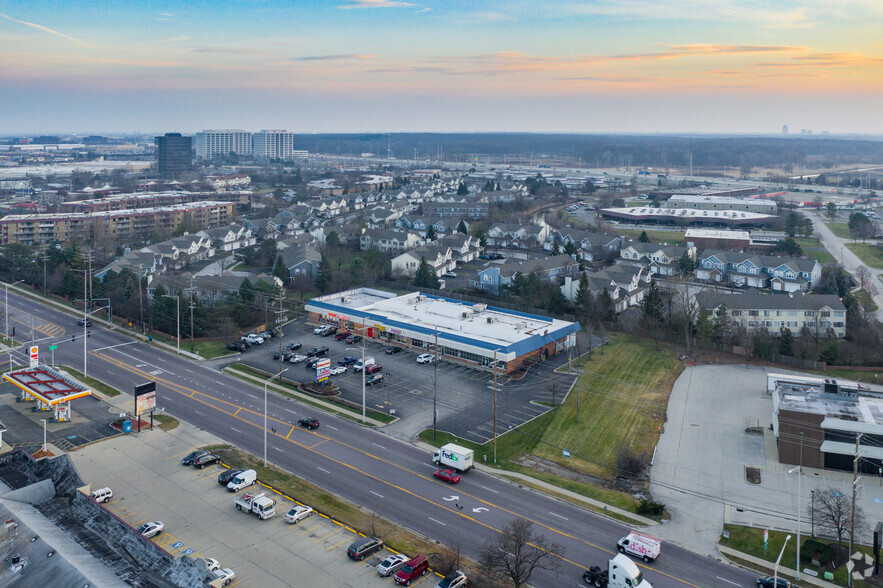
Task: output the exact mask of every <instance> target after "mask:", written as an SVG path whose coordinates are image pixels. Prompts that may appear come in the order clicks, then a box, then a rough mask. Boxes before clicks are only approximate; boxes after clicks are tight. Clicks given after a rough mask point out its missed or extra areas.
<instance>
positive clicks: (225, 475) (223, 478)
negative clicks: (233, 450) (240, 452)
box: [218, 468, 245, 488]
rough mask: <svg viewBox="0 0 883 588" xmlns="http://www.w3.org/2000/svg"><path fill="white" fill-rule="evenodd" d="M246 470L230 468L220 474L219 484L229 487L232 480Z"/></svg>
mask: <svg viewBox="0 0 883 588" xmlns="http://www.w3.org/2000/svg"><path fill="white" fill-rule="evenodd" d="M244 471H245V470H243V469H239V468H230V469H229V470H224V471H223V472H221V473H220V474H218V484H220V485H221V486H223V487H224V488H226V487H227V484H229V483H230V480H232V479H233V478H235V477H236V476H238V475H239V474H241V473H242V472H244Z"/></svg>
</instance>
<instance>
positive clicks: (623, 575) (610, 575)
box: [583, 554, 653, 588]
mask: <svg viewBox="0 0 883 588" xmlns="http://www.w3.org/2000/svg"><path fill="white" fill-rule="evenodd" d="M583 581H585V583H586V584H590V585H592V586H595V587H596V588H653V586H651V585H650V582H648V581H647V580H645V579H644V576H643V574H641V570H639V569H638V566H637V565H635V562H633V561H632V560H630V559H629V558H627V557H626V556H624V555H622V554H617V555H616V556H615V557H614V558H613V559H611V560H610V561H608V562H607V569H606V570H602V569H601V567H600V566H592V567H590V568H589V569H587V570H586V571H585V572H584V573H583Z"/></svg>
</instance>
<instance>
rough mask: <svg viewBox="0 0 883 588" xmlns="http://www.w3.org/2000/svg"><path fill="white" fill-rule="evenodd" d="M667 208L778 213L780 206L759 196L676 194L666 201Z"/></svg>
mask: <svg viewBox="0 0 883 588" xmlns="http://www.w3.org/2000/svg"><path fill="white" fill-rule="evenodd" d="M665 207H666V208H689V209H693V210H738V211H741V212H758V213H761V214H776V212H777V211H778V206H777V205H776V203H775V202H774V201H772V200H761V199H759V198H729V197H720V196H697V195H694V194H675V195H674V196H672V197H671V198H669V199H668V200H667V201H666V203H665Z"/></svg>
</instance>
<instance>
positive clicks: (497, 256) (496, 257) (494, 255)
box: [488, 253, 506, 259]
mask: <svg viewBox="0 0 883 588" xmlns="http://www.w3.org/2000/svg"><path fill="white" fill-rule="evenodd" d="M488 257H489V258H490V259H506V258H505V257H503V256H502V255H500V254H499V253H491V254H490V255H488Z"/></svg>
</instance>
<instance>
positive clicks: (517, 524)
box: [480, 519, 565, 588]
mask: <svg viewBox="0 0 883 588" xmlns="http://www.w3.org/2000/svg"><path fill="white" fill-rule="evenodd" d="M564 552H565V549H564V546H563V545H560V544H558V543H552V542H550V541H549V540H548V539H547V538H546V536H545V535H534V532H533V523H531V522H530V521H528V520H526V519H513V520H512V521H510V522H509V523H508V524H507V525H506V526H505V527H503V528H502V530H501V531H500V534H499V535H497V536H496V537H495V538H493V539H491V540H490V541H488V542H487V543H486V544H485V546H484V547H483V548H482V551H481V555H480V562H481V565H482V567H483V568H484V569H485V571H486V573H487V574H488V575H489V576H493V577H496V578H499V579H501V580H503V581H505V580H509V581H511V582H512V584H513V585H514V586H515V588H521V586H525V585H527V583H528V582H530V577H531V576H532V575H533V573H534V571H536V570H538V569H540V570H548V571H550V572H553V573H555V574H557V573H558V572H559V570H560V568H561V560H560V559H559V558H560V557H562V556H563V555H564Z"/></svg>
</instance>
